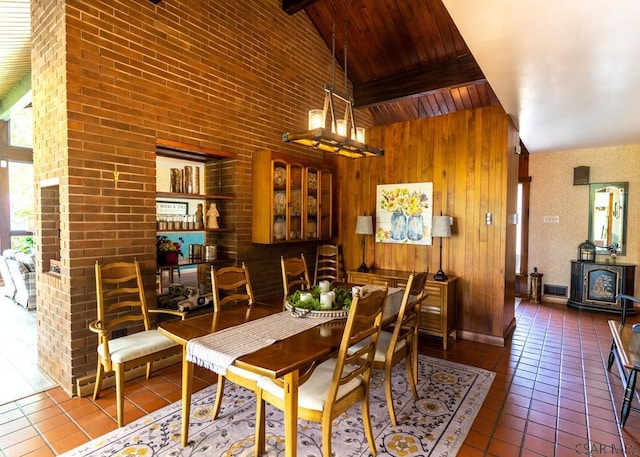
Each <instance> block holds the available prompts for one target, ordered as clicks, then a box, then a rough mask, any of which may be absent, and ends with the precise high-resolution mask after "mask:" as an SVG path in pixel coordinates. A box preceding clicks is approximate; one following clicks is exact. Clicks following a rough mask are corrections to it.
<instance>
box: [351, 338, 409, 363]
mask: <svg viewBox="0 0 640 457" xmlns="http://www.w3.org/2000/svg"><path fill="white" fill-rule="evenodd" d="M392 336H393V334H392V333H391V332H387V331H384V330H383V331H381V332H380V333H379V335H378V344H377V345H376V356H375V361H376V362H384V361H385V359H386V358H387V350H388V349H389V344H391V337H392ZM369 341H370V340H369V339H368V338H366V339H364V340H362V341H359V342H358V343H356V344H354V345H353V346H350V347H349V349H348V351H347V352H348V353H349V354H353V353H354V352H356V351H357V350H359V349H361V348H363V347H364V346H365V345H366V344H369ZM406 345H407V342H406V341H405V340H400V341H398V344H397V345H396V349H395V352H398V351H399V350H400V349H402V348H403V347H405V346H406Z"/></svg>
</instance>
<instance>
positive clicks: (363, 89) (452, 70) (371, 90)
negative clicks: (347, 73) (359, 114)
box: [353, 55, 486, 108]
mask: <svg viewBox="0 0 640 457" xmlns="http://www.w3.org/2000/svg"><path fill="white" fill-rule="evenodd" d="M483 82H486V78H485V77H484V74H483V73H482V71H481V70H480V67H479V66H478V64H477V63H476V61H475V59H474V58H473V56H471V55H466V56H462V57H458V58H455V59H452V60H448V61H446V62H443V63H441V64H439V65H426V66H423V67H420V68H417V69H415V70H411V71H408V72H405V73H399V74H396V75H392V76H389V77H386V78H381V79H377V80H375V81H371V82H367V83H364V84H357V85H354V87H353V98H354V106H355V107H356V108H366V107H370V106H374V105H378V104H380V103H388V102H391V101H398V100H402V99H405V98H409V97H418V96H423V95H427V94H428V93H432V92H434V91H439V90H442V89H450V88H453V87H457V86H467V85H472V84H479V83H483Z"/></svg>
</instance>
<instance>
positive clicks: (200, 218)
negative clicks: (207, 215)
mask: <svg viewBox="0 0 640 457" xmlns="http://www.w3.org/2000/svg"><path fill="white" fill-rule="evenodd" d="M202 227H204V207H203V206H202V203H198V209H196V230H200V229H202Z"/></svg>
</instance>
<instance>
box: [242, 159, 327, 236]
mask: <svg viewBox="0 0 640 457" xmlns="http://www.w3.org/2000/svg"><path fill="white" fill-rule="evenodd" d="M332 198H333V173H332V171H331V169H330V168H329V167H328V166H325V165H324V164H322V163H321V162H315V161H310V160H304V159H300V158H297V157H291V156H287V155H285V154H280V153H276V152H271V151H261V152H258V153H256V154H254V156H253V221H252V222H253V223H252V239H253V242H254V243H261V244H272V243H288V242H297V241H309V240H327V239H330V238H331V236H332V235H333V221H332Z"/></svg>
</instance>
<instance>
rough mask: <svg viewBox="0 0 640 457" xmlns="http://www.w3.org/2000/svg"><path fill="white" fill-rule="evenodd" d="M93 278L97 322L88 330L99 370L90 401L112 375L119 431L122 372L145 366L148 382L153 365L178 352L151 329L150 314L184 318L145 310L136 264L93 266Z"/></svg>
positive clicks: (171, 342)
mask: <svg viewBox="0 0 640 457" xmlns="http://www.w3.org/2000/svg"><path fill="white" fill-rule="evenodd" d="M95 276H96V302H97V314H98V318H97V320H95V321H93V322H91V323H90V324H89V329H90V330H91V331H92V332H94V333H97V334H98V368H97V370H96V382H95V388H94V391H93V399H94V400H96V399H97V398H98V397H99V396H100V391H101V390H102V378H103V376H104V375H105V373H109V372H111V371H114V372H115V384H116V410H117V417H118V427H122V426H123V425H124V381H125V371H126V370H128V369H130V368H134V367H137V366H139V365H144V364H146V366H147V370H146V377H147V379H149V377H150V376H151V372H152V362H153V361H155V360H158V359H161V358H164V357H168V356H170V355H173V354H174V353H179V352H180V350H179V349H180V348H179V346H178V344H177V343H175V342H174V341H172V340H171V339H169V338H168V337H166V336H164V335H162V334H160V332H158V330H156V329H153V328H151V320H150V318H149V314H150V313H165V314H172V315H175V316H180V317H182V318H184V315H185V314H184V313H182V312H180V311H174V310H166V309H149V308H148V307H147V301H146V297H145V291H144V287H143V281H142V275H141V273H140V265H139V264H138V261H137V260H134V261H133V262H113V263H109V264H107V265H104V266H102V265H100V264H99V263H98V262H96V265H95ZM118 329H125V330H126V331H127V332H129V333H127V334H126V335H125V336H121V337H119V338H112V332H113V331H114V330H118ZM134 329H135V332H134V331H133V330H134Z"/></svg>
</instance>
